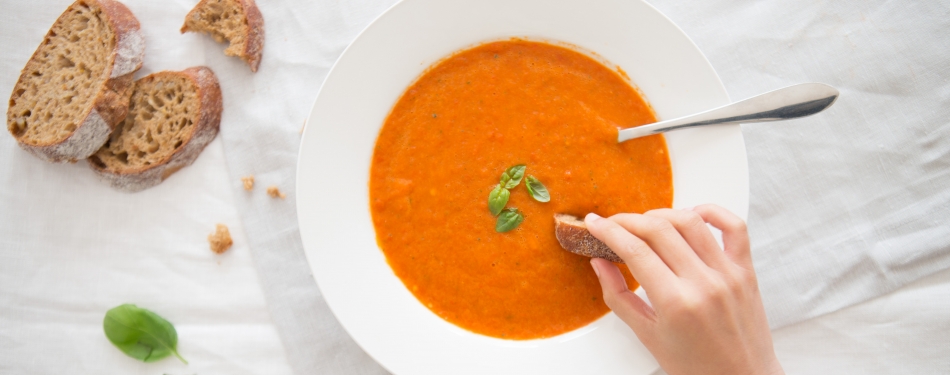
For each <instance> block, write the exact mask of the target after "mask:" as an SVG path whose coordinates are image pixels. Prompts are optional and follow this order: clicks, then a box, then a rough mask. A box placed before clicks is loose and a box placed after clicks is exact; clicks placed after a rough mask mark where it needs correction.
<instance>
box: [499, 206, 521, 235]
mask: <svg viewBox="0 0 950 375" xmlns="http://www.w3.org/2000/svg"><path fill="white" fill-rule="evenodd" d="M522 221H524V215H522V214H521V212H520V211H518V209H517V208H506V209H505V210H504V211H502V212H501V215H498V221H496V222H495V231H496V232H498V233H505V232H507V231H510V230H512V229H515V228H517V227H518V226H519V225H521V222H522Z"/></svg>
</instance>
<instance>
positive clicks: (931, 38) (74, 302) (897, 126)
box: [0, 0, 950, 374]
mask: <svg viewBox="0 0 950 375" xmlns="http://www.w3.org/2000/svg"><path fill="white" fill-rule="evenodd" d="M631 1H632V0H631ZM70 2H71V1H70V0H43V1H42V2H40V3H36V2H20V1H11V0H3V1H2V4H0V6H2V9H4V12H2V13H0V47H2V50H3V51H4V54H3V56H0V95H7V94H6V93H9V92H11V90H12V87H13V84H14V83H15V81H16V78H17V74H18V72H19V70H20V69H21V68H22V66H23V65H24V64H25V62H26V61H27V59H28V58H29V56H30V54H31V53H32V52H33V50H34V49H35V48H36V45H37V44H38V43H39V42H40V40H41V39H42V37H43V35H44V34H45V32H46V29H47V28H48V27H49V25H51V24H52V22H53V20H55V18H56V17H57V16H58V15H59V14H60V13H61V12H62V10H63V9H65V8H66V7H67V6H68V5H69V3H70ZM196 2H197V0H171V1H163V2H155V1H147V0H125V3H126V4H127V5H128V6H129V7H130V8H131V9H132V11H133V12H134V13H135V14H136V15H137V16H138V17H139V19H140V21H141V22H142V28H143V30H144V32H145V35H146V41H147V51H146V60H145V68H144V69H143V70H142V71H141V72H140V75H143V74H147V73H150V72H154V71H158V70H164V69H175V70H178V69H183V68H185V67H188V66H192V65H199V64H205V65H208V66H210V67H211V68H212V69H214V70H215V72H216V73H217V74H218V77H219V79H220V80H221V85H222V88H223V91H224V102H225V112H224V116H223V120H222V131H221V134H220V135H219V137H218V139H217V140H215V141H214V142H213V143H212V144H211V145H209V147H208V148H207V149H206V150H205V152H204V153H203V154H202V155H201V157H200V158H199V159H198V161H197V162H196V163H195V164H194V165H193V166H190V167H188V168H185V169H183V170H181V171H180V172H178V173H176V174H175V175H173V176H172V177H171V178H170V179H169V180H168V181H166V182H165V183H163V184H162V185H160V186H158V187H155V188H153V189H150V190H147V191H145V192H142V193H138V194H132V195H129V194H123V193H118V192H115V191H113V190H111V189H109V188H108V187H107V186H105V185H104V184H101V183H99V182H98V181H97V180H96V178H95V177H94V176H93V175H92V174H91V172H89V171H88V170H86V169H85V166H84V165H83V163H79V164H75V165H52V164H47V163H44V162H41V161H39V160H38V159H36V158H33V157H32V156H30V155H28V154H26V153H25V152H23V151H22V150H19V149H18V148H17V147H16V146H15V142H14V141H13V139H12V137H9V136H6V135H2V134H0V163H2V164H3V165H2V166H0V184H2V185H0V186H3V188H2V189H0V374H23V373H37V374H48V373H49V374H52V373H66V372H80V373H126V374H135V373H142V374H146V373H148V374H154V373H169V374H192V373H199V374H219V373H220V374H240V373H247V374H289V373H291V372H293V371H295V372H296V373H298V374H310V373H347V374H351V373H379V372H381V371H382V369H381V368H380V367H379V366H378V365H376V364H375V363H374V362H373V361H372V360H371V359H370V358H369V357H367V356H366V355H365V354H364V353H362V352H361V351H360V350H359V348H357V347H356V346H355V345H354V344H353V342H352V340H350V339H349V338H348V337H347V336H346V335H345V333H344V332H343V331H342V330H341V329H340V328H339V326H338V324H336V322H335V320H334V319H333V317H332V316H331V315H330V314H329V313H328V311H327V309H326V306H325V304H323V302H322V300H321V299H320V297H319V290H318V289H317V288H316V286H315V284H314V283H313V280H312V278H311V277H310V275H309V270H308V269H307V268H306V267H305V265H304V264H305V263H304V262H303V253H302V251H301V249H300V240H299V234H298V231H297V228H296V218H295V212H294V207H293V205H294V199H295V191H294V186H293V185H294V169H295V161H296V154H297V146H298V141H299V130H300V128H301V126H302V125H303V121H304V119H305V118H306V116H307V114H308V112H309V108H310V104H311V103H312V101H313V99H314V98H315V96H316V92H317V89H318V88H319V85H320V83H321V82H322V79H323V78H324V77H325V75H326V73H327V71H328V70H329V67H330V66H331V65H332V63H333V61H335V59H336V57H337V56H339V54H340V53H341V52H342V50H343V48H345V47H346V45H347V44H348V43H349V42H350V41H352V40H353V38H355V36H356V35H357V33H358V32H359V31H360V30H361V29H362V28H363V27H365V25H367V24H368V23H369V22H370V21H371V20H372V19H373V18H375V17H376V16H377V15H378V14H380V13H381V12H382V11H384V10H385V9H386V8H387V7H388V6H389V5H390V4H391V3H392V2H393V0H379V1H372V0H367V1H359V2H356V1H352V2H339V1H299V0H282V1H278V0H271V1H267V0H260V1H259V6H260V7H261V11H262V12H263V14H264V17H265V20H266V21H265V22H266V25H267V42H266V47H265V52H264V59H263V63H262V65H261V68H260V71H259V72H258V73H257V74H251V73H250V72H249V71H248V69H247V67H246V66H245V65H244V64H243V62H241V61H240V60H237V59H234V58H229V57H225V56H223V54H222V53H221V51H222V50H223V46H221V45H218V44H215V43H214V42H213V41H211V40H210V38H207V37H205V36H199V35H193V34H188V35H180V34H179V33H178V28H179V27H180V25H181V23H182V20H183V18H184V15H185V13H187V11H188V10H189V9H190V8H191V6H193V5H194V4H195V3H196ZM653 3H654V4H655V5H656V6H657V7H658V8H659V9H660V10H661V11H663V12H664V13H665V14H667V15H668V16H669V17H670V18H671V19H673V21H674V22H676V23H677V24H679V25H680V26H681V27H682V28H683V29H684V30H685V31H686V32H687V34H689V35H690V36H691V37H692V38H693V40H694V41H696V43H697V44H698V45H699V47H700V49H702V50H703V51H704V52H705V53H706V55H707V57H708V58H709V59H710V62H711V63H712V64H713V66H714V67H715V68H716V70H717V71H718V72H719V74H720V76H721V77H722V79H723V81H724V82H725V84H726V87H727V89H728V90H729V92H730V94H731V95H732V97H733V99H741V98H743V97H745V96H750V95H753V94H756V93H759V92H762V91H766V90H769V89H773V88H777V87H781V86H784V85H787V84H792V83H797V82H804V81H822V82H827V83H830V84H832V85H835V86H837V87H839V88H840V89H841V90H842V98H841V100H840V101H839V103H837V104H836V105H835V107H833V108H832V109H831V110H830V111H828V112H826V113H823V114H821V115H819V116H815V117H813V118H809V119H803V120H799V121H796V122H794V123H788V124H784V125H778V124H772V125H751V126H746V127H744V134H745V136H746V143H747V147H748V149H749V156H750V182H751V199H750V201H751V209H750V215H749V224H750V229H751V232H752V236H753V247H754V251H755V257H756V267H757V269H758V272H759V274H760V281H761V283H762V285H761V286H762V290H763V294H764V298H765V301H766V305H767V306H766V307H767V310H768V313H769V318H770V322H771V323H772V325H773V327H783V326H784V328H781V329H779V330H778V331H776V334H775V338H776V350H777V351H778V353H779V357H780V359H781V360H782V361H783V363H784V364H785V367H786V368H787V369H788V370H789V372H790V373H815V372H823V373H828V372H838V373H867V372H901V373H904V372H909V373H925V372H937V373H944V372H948V371H950V364H948V358H950V355H948V354H950V347H947V345H945V341H946V340H945V338H944V334H943V333H944V332H947V330H948V329H950V324H948V319H947V318H946V311H947V307H948V306H950V305H948V304H947V303H946V302H943V301H947V297H948V295H947V290H948V289H950V272H947V271H941V270H946V269H947V267H948V265H950V249H948V247H950V246H948V241H947V239H948V238H950V226H947V225H946V218H947V217H948V213H950V189H947V188H946V187H947V186H950V173H948V172H947V171H948V170H950V168H947V167H948V164H950V155H948V153H950V137H948V135H950V134H948V132H950V126H947V120H946V119H947V118H948V117H950V82H948V79H947V77H948V76H950V74H948V72H950V65H948V64H947V61H950V38H947V37H946V35H950V11H948V7H947V5H946V4H938V3H926V4H923V3H922V4H915V3H905V2H897V3H895V2H826V3H820V2H819V3H815V2H808V1H789V2H782V3H747V2H732V1H726V0H721V1H709V2H688V1H680V0H669V1H659V0H657V1H654V2H653ZM248 174H254V175H255V176H256V177H257V181H258V187H257V188H256V189H255V190H254V191H252V192H245V191H243V190H242V189H241V188H240V181H239V177H241V176H245V175H248ZM272 184H273V185H277V186H279V187H280V188H281V189H282V190H284V191H285V192H286V193H287V194H288V198H287V200H275V199H272V198H269V197H267V196H266V195H264V192H263V189H264V187H266V186H268V185H272ZM218 222H221V223H225V224H227V225H228V226H229V227H230V228H231V232H232V234H233V235H234V237H235V245H234V247H233V248H232V249H231V251H229V252H228V253H226V254H224V255H214V254H212V253H211V252H210V251H208V249H207V243H206V241H205V237H206V236H207V234H209V233H210V232H211V231H212V230H213V228H214V224H215V223H218ZM928 275H932V276H928ZM918 279H920V281H917V282H914V281H915V280H918ZM910 283H913V284H911V285H909V286H905V285H908V284H910ZM899 288H901V289H899ZM895 289H899V290H898V291H897V292H896V293H893V294H888V295H886V296H884V297H880V298H877V299H873V300H870V301H868V302H862V301H867V300H869V299H872V298H874V297H876V296H879V295H884V294H886V293H888V292H891V291H893V290H895ZM126 302H131V303H136V304H139V305H140V306H143V307H146V308H149V309H152V310H154V311H156V312H158V313H159V314H160V315H162V316H165V317H166V318H168V319H169V320H170V321H172V322H173V323H174V324H175V325H176V327H177V328H178V331H179V337H180V344H179V345H180V346H179V348H180V351H181V353H182V355H183V356H185V357H186V358H187V359H188V360H189V361H190V362H191V364H190V365H188V366H185V365H183V364H180V363H177V362H175V360H173V359H169V360H165V361H161V362H158V363H151V364H142V363H138V362H135V361H134V360H132V359H129V358H127V357H125V356H124V354H122V353H121V352H119V351H117V350H116V349H114V348H113V347H112V346H111V344H110V343H109V342H108V341H107V340H106V339H105V337H104V335H103V333H102V328H101V321H102V317H103V315H104V313H105V311H106V310H108V309H109V308H111V307H114V306H115V305H118V304H121V303H126ZM855 304H857V305H855ZM851 305H854V306H851ZM847 306H851V307H847ZM842 308H844V309H842ZM836 310H838V311H836ZM829 313H830V314H829ZM823 314H828V315H824V316H822V315H823ZM813 317H817V318H814V319H811V320H807V321H804V322H801V323H798V324H793V323H795V322H799V321H802V320H805V319H809V318H813Z"/></svg>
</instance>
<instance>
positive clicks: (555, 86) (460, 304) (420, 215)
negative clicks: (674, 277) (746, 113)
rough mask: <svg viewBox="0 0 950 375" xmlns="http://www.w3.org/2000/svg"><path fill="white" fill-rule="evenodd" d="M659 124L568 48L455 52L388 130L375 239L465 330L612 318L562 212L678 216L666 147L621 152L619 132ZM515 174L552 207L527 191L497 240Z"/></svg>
mask: <svg viewBox="0 0 950 375" xmlns="http://www.w3.org/2000/svg"><path fill="white" fill-rule="evenodd" d="M654 121H655V117H654V115H653V112H652V110H651V109H650V107H649V105H647V103H646V102H645V101H644V100H643V98H641V97H640V95H639V94H638V92H637V91H636V90H635V89H634V88H633V87H631V86H630V84H629V83H628V82H627V81H626V80H624V78H623V77H621V75H620V74H618V72H617V71H614V70H611V69H609V68H607V67H606V66H604V65H602V64H601V63H600V62H598V61H596V60H594V59H592V58H590V57H588V56H587V55H584V54H581V53H578V52H576V51H573V50H571V49H568V48H564V47H560V46H555V45H552V44H546V43H538V42H530V41H524V40H517V39H515V40H510V41H502V42H494V43H488V44H483V45H480V46H477V47H474V48H471V49H468V50H464V51H461V52H458V53H456V54H454V55H452V56H450V57H448V58H446V59H444V60H442V61H440V62H438V63H437V64H435V65H434V66H432V67H431V68H429V70H427V71H426V72H425V73H424V74H423V75H422V76H421V77H420V78H419V79H418V80H417V81H416V82H415V83H413V84H412V85H411V86H410V87H409V88H408V89H407V90H406V92H405V93H404V94H403V95H402V97H401V98H399V101H398V102H397V103H396V105H395V107H393V109H392V112H391V113H390V114H389V117H388V118H387V119H386V122H385V124H384V125H383V127H382V130H381V131H380V134H379V138H378V139H377V141H376V148H375V151H374V154H373V160H372V168H371V172H370V173H371V175H370V202H371V204H370V206H371V210H372V216H373V223H374V225H375V228H376V236H377V242H378V243H379V246H380V248H381V249H382V251H383V253H385V255H386V260H387V261H388V262H389V265H390V266H391V267H392V269H393V271H394V272H395V274H396V275H397V276H398V277H399V278H400V279H401V280H402V282H403V283H404V284H405V286H406V288H408V289H409V290H410V291H411V292H412V294H414V295H415V296H416V298H418V299H419V301H420V302H422V304H424V305H425V306H426V307H428V308H429V309H430V310H431V311H432V312H434V313H435V314H437V315H438V316H440V317H442V318H443V319H445V320H447V321H449V322H452V323H453V324H455V325H458V326H460V327H462V328H465V329H468V330H470V331H473V332H476V333H480V334H484V335H488V336H493V337H499V338H506V339H516V340H520V339H534V338H544V337H550V336H554V335H558V334H561V333H564V332H568V331H571V330H574V329H576V328H579V327H582V326H584V325H586V324H588V323H590V322H592V321H594V320H596V319H597V318H599V317H601V316H603V315H604V314H606V313H607V311H608V308H607V306H606V305H605V304H604V302H603V301H602V299H601V295H602V293H601V289H600V285H599V284H598V281H597V277H596V275H594V272H593V270H592V269H591V266H590V263H589V259H588V258H585V257H582V256H578V255H574V254H572V253H569V252H567V251H564V250H563V249H561V247H560V245H559V244H558V242H557V239H556V238H555V236H554V219H553V215H554V214H555V213H571V214H575V215H578V216H583V215H585V214H587V213H588V212H596V213H598V214H600V215H602V216H608V215H613V214H616V213H621V212H639V213H642V212H645V211H647V210H650V209H654V208H661V207H670V206H671V204H672V201H673V181H672V173H671V170H670V161H669V156H668V154H667V149H666V143H665V141H664V139H663V136H662V135H655V136H650V137H645V138H639V139H635V140H632V141H628V142H625V143H622V144H618V143H617V130H618V128H626V127H632V126H636V125H642V124H646V123H651V122H654ZM516 164H526V165H527V171H526V176H527V175H533V176H535V177H537V178H538V179H539V180H540V181H541V182H543V183H544V184H545V185H546V186H547V188H548V190H549V191H550V195H551V200H550V202H548V203H541V202H538V201H535V200H533V199H532V198H531V196H530V195H529V193H528V191H527V190H526V188H525V186H524V181H522V182H521V184H520V185H519V186H517V187H516V188H514V189H511V198H510V200H509V201H508V205H507V206H508V207H517V208H518V209H519V210H520V211H521V212H522V213H523V214H524V217H525V219H524V222H523V223H522V224H521V225H520V226H519V227H518V228H517V229H515V230H513V231H510V232H506V233H498V232H496V231H495V221H496V218H495V217H494V216H493V215H492V214H491V213H490V212H489V210H488V194H489V192H490V191H491V190H492V188H493V187H494V186H495V185H496V184H498V182H499V178H500V176H501V173H502V172H503V171H504V170H505V169H506V168H508V167H510V166H512V165H516ZM621 269H622V270H623V272H624V275H625V276H626V277H627V280H628V283H629V284H630V287H631V289H633V288H635V287H636V285H637V284H636V281H634V280H633V278H632V277H631V276H630V274H629V272H628V271H627V269H626V267H624V266H622V267H621Z"/></svg>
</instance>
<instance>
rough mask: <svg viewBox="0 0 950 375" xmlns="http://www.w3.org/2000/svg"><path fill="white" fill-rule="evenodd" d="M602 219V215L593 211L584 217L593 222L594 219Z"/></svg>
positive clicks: (585, 219)
mask: <svg viewBox="0 0 950 375" xmlns="http://www.w3.org/2000/svg"><path fill="white" fill-rule="evenodd" d="M600 219H603V218H602V217H600V215H598V214H595V213H593V212H591V213H589V214H587V217H585V218H584V221H586V222H593V221H597V220H600Z"/></svg>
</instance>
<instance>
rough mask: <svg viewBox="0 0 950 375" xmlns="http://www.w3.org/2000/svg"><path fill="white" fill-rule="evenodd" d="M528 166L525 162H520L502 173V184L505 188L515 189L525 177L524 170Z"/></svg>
mask: <svg viewBox="0 0 950 375" xmlns="http://www.w3.org/2000/svg"><path fill="white" fill-rule="evenodd" d="M526 168H527V166H525V165H524V164H518V165H515V166H513V167H510V168H508V169H506V170H505V172H504V173H502V174H501V186H504V187H505V189H514V188H515V186H518V184H520V183H521V178H522V177H524V170H525V169H526Z"/></svg>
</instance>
